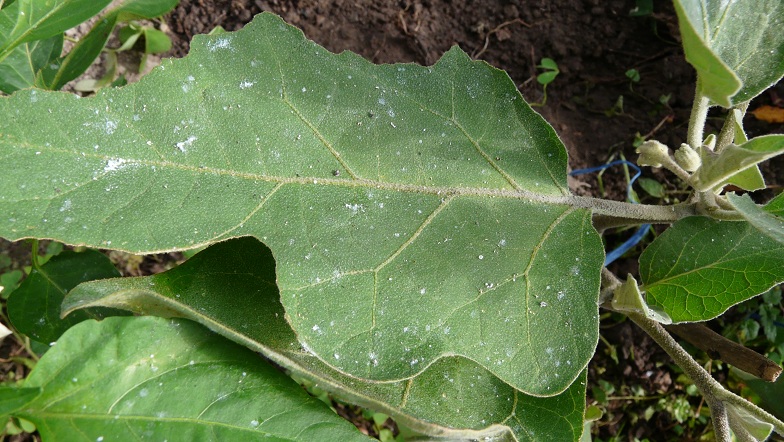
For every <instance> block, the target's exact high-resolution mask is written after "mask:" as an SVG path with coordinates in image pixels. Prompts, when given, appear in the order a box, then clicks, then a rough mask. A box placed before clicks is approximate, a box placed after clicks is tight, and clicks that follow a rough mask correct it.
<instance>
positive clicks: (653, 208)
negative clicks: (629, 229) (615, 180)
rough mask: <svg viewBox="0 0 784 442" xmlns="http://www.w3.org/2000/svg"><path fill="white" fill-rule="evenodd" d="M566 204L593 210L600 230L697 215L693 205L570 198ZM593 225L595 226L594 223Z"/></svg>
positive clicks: (658, 222) (581, 197) (580, 197)
mask: <svg viewBox="0 0 784 442" xmlns="http://www.w3.org/2000/svg"><path fill="white" fill-rule="evenodd" d="M568 204H570V205H571V206H573V207H576V208H581V209H591V210H593V213H594V215H595V219H594V220H595V221H596V220H597V219H599V220H602V223H601V226H602V228H610V227H616V226H629V225H637V224H670V223H673V222H675V221H678V220H679V219H681V218H685V217H687V216H694V215H698V212H697V206H696V204H693V203H682V204H673V205H670V206H657V205H647V204H632V203H626V202H620V201H612V200H605V199H600V198H591V197H584V196H572V197H570V198H569V202H568ZM594 225H595V226H596V225H597V224H596V222H594ZM597 229H599V227H597Z"/></svg>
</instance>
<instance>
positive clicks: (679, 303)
mask: <svg viewBox="0 0 784 442" xmlns="http://www.w3.org/2000/svg"><path fill="white" fill-rule="evenodd" d="M783 252H784V245H782V244H781V243H779V242H777V241H775V240H774V239H772V238H771V237H769V236H767V235H764V234H762V233H761V232H760V231H759V230H758V229H757V228H755V227H754V226H752V225H751V224H750V223H748V222H743V221H738V222H730V221H716V220H712V219H709V218H705V217H689V218H684V219H682V220H680V221H678V222H676V223H675V224H673V226H672V227H671V228H669V229H667V230H666V231H665V232H664V233H663V234H661V235H660V236H659V237H657V238H656V239H655V240H654V241H653V243H651V245H650V246H648V248H647V249H645V251H644V252H643V253H642V255H641V256H640V276H641V278H642V281H643V284H644V287H643V288H644V290H645V291H646V293H647V300H648V303H649V304H650V305H652V306H657V307H659V308H661V309H663V310H664V311H665V312H666V313H667V314H668V315H669V316H670V318H672V321H673V322H676V323H677V322H687V321H707V320H709V319H712V318H715V317H716V316H718V315H720V314H722V313H723V312H724V311H725V310H727V309H728V308H730V307H731V306H733V305H735V304H737V303H739V302H743V301H745V300H747V299H749V298H752V297H754V296H756V295H758V294H760V293H763V292H765V291H766V290H768V289H770V287H772V286H773V285H775V284H778V283H780V282H782V281H784V253H783Z"/></svg>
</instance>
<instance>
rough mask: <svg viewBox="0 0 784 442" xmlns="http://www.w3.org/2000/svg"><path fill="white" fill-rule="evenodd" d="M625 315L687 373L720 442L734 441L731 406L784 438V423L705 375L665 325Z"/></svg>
mask: <svg viewBox="0 0 784 442" xmlns="http://www.w3.org/2000/svg"><path fill="white" fill-rule="evenodd" d="M624 313H625V314H626V315H627V316H628V317H629V319H631V320H632V321H634V323H635V324H637V325H638V326H639V327H640V328H641V329H643V330H644V331H645V332H646V333H647V334H648V335H649V336H650V337H651V338H652V339H653V340H654V341H656V343H657V344H659V346H661V347H662V349H664V351H666V352H667V354H668V355H670V357H671V358H672V359H673V360H674V361H675V363H676V364H678V366H679V367H681V369H683V372H684V373H685V374H686V375H687V376H688V377H689V378H691V380H692V381H693V382H694V385H695V386H696V387H697V389H698V390H699V391H700V393H702V395H703V396H704V397H705V400H706V402H707V403H708V406H709V407H710V409H711V415H712V417H713V428H714V431H715V433H716V440H717V441H730V440H731V439H730V437H729V425H730V420H729V417H728V413H727V408H726V406H727V404H731V405H733V406H736V407H739V408H743V409H744V410H746V411H747V412H749V413H750V414H751V415H753V416H754V417H756V418H757V419H759V420H762V421H765V422H768V423H770V424H772V425H773V428H774V430H775V431H776V432H777V433H779V434H784V422H781V421H780V420H778V419H776V418H775V417H774V416H773V415H771V414H770V413H768V412H766V411H765V410H763V409H761V408H759V407H757V406H756V405H754V404H752V403H751V402H749V401H747V400H745V399H743V398H741V397H739V396H737V395H736V394H734V393H732V392H730V391H728V390H726V389H725V388H724V387H723V386H722V385H721V384H720V383H719V382H717V381H716V380H715V379H713V378H712V377H711V375H710V373H708V372H707V371H705V369H704V368H702V366H700V364H698V363H697V361H695V360H694V358H692V357H691V355H690V354H689V353H688V352H686V350H684V349H683V347H681V346H680V345H679V344H678V342H677V341H675V339H674V338H673V337H672V336H670V334H669V333H667V331H666V330H665V329H664V327H662V325H661V324H659V323H658V322H656V321H654V320H652V319H649V318H647V317H645V316H644V315H642V314H640V313H634V312H624ZM739 431H740V430H739Z"/></svg>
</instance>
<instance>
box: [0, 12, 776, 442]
mask: <svg viewBox="0 0 784 442" xmlns="http://www.w3.org/2000/svg"><path fill="white" fill-rule="evenodd" d="M703 3H704V2H696V1H685V0H683V1H679V2H676V10H677V11H678V14H679V18H680V26H681V33H682V35H683V39H684V47H685V51H686V56H687V58H688V60H690V61H691V63H692V64H693V65H694V66H695V67H696V68H697V72H698V87H697V91H696V99H695V106H694V109H693V113H692V118H691V120H690V124H689V133H688V140H687V143H684V145H683V146H681V147H680V148H679V149H677V150H676V152H675V153H674V154H673V153H671V152H670V150H669V149H668V147H667V146H664V145H663V144H661V143H657V142H655V141H646V142H644V143H643V144H641V145H640V147H639V151H640V157H639V159H638V163H639V164H647V165H650V166H654V167H666V168H668V169H669V170H671V171H672V172H673V173H675V174H676V175H678V176H679V177H680V178H682V179H683V180H684V181H685V182H687V183H688V184H689V185H690V186H691V188H692V189H693V194H692V196H691V197H690V199H688V200H687V201H686V202H684V203H680V204H676V205H670V206H650V205H642V204H631V203H622V202H615V201H608V200H602V199H594V198H586V197H578V196H574V195H572V194H571V193H570V192H569V190H568V187H567V184H566V176H567V175H566V160H567V159H566V152H565V149H564V147H563V145H562V144H561V142H560V140H559V139H558V137H557V136H556V134H555V132H554V130H553V129H552V128H551V127H550V126H549V125H548V124H547V123H546V122H545V121H544V120H543V119H542V118H541V117H540V116H539V115H538V114H536V113H535V112H533V110H532V109H531V108H530V106H529V105H527V104H526V103H524V102H523V100H522V98H521V96H520V95H519V93H518V91H517V90H516V88H515V86H514V84H512V82H511V81H510V80H509V78H508V76H506V74H504V73H503V72H501V71H498V70H496V69H493V68H491V67H490V66H488V65H487V64H485V63H483V62H475V61H472V60H470V58H469V57H468V56H467V55H466V54H464V53H463V52H462V51H460V50H459V49H457V48H455V49H452V50H450V51H449V52H447V53H446V54H445V55H444V57H443V58H442V59H441V60H440V61H439V62H438V63H437V64H435V65H434V66H432V67H421V66H416V65H411V64H401V65H382V66H374V65H372V64H370V63H369V62H367V61H366V60H364V59H362V58H360V57H358V56H356V55H354V54H351V53H347V52H346V53H342V54H339V55H334V54H330V53H328V52H327V51H326V50H324V49H323V48H320V47H319V46H317V45H315V44H314V43H312V42H309V41H307V40H306V39H305V38H304V36H303V35H302V33H301V32H300V31H298V30H296V29H294V28H291V27H289V26H287V25H285V24H284V23H283V22H282V21H281V20H280V19H279V18H277V17H275V16H272V15H269V14H262V15H260V16H258V17H256V19H255V20H254V21H253V22H252V23H251V24H249V25H247V26H246V27H245V28H243V29H242V30H241V31H238V32H234V33H222V34H217V35H212V36H198V37H196V38H195V39H194V41H193V43H192V46H191V53H190V55H189V56H187V57H185V58H183V59H180V60H174V61H167V62H165V63H164V64H163V65H162V66H161V67H160V68H158V69H157V70H154V71H153V72H152V73H151V74H150V75H148V76H147V77H145V78H144V79H143V80H142V81H140V82H139V83H136V84H132V85H128V86H126V87H123V88H118V89H105V90H102V91H100V92H99V93H98V94H97V95H96V96H95V97H92V98H83V99H79V100H76V99H74V98H73V97H72V96H70V95H68V94H62V93H47V92H42V91H38V90H35V89H31V90H23V91H19V92H16V93H15V94H14V95H12V96H11V97H8V98H3V99H0V114H2V115H7V116H8V118H7V119H5V120H4V121H2V122H0V158H2V160H3V162H2V163H0V213H2V216H0V236H3V237H5V238H8V239H11V240H17V239H21V238H28V237H33V238H55V239H57V240H60V241H63V242H65V243H68V244H77V245H85V246H89V247H97V248H108V249H115V250H122V251H127V252H132V253H152V252H157V251H162V250H186V249H192V248H197V247H203V246H206V249H204V250H203V251H202V252H200V253H198V254H196V255H194V256H193V257H191V258H190V259H188V260H187V261H186V262H185V263H184V264H182V265H180V266H178V267H176V268H174V269H171V270H169V271H167V272H164V273H161V274H157V275H153V276H148V277H139V278H108V279H97V280H93V281H88V282H83V283H81V284H79V285H75V287H73V288H72V289H70V287H72V286H73V285H74V284H73V283H74V276H79V273H77V272H67V271H53V270H51V269H49V268H48V266H46V265H45V266H42V269H43V271H44V272H47V273H46V274H47V275H49V276H48V277H47V278H42V279H43V281H41V284H42V286H43V287H44V288H42V289H38V290H27V291H24V290H25V287H24V284H25V283H23V285H22V286H20V288H19V289H17V290H16V291H15V292H14V293H12V294H11V297H10V298H9V305H10V304H11V303H18V305H19V308H18V314H17V315H11V320H12V322H13V323H14V325H15V326H16V327H17V328H20V329H21V328H23V327H29V330H30V332H29V333H30V334H33V333H35V334H37V336H38V339H40V340H43V342H47V340H49V339H52V341H55V342H56V345H55V346H54V347H53V348H51V349H50V350H49V351H48V352H47V353H46V354H45V355H44V357H43V358H42V359H41V360H40V361H39V363H38V364H37V366H36V368H35V370H34V371H33V372H32V374H31V375H30V377H29V378H28V379H26V380H25V382H24V384H23V386H22V387H17V388H11V387H8V388H2V389H0V405H1V407H0V414H2V415H11V416H15V417H17V418H23V419H27V420H29V421H31V422H33V423H35V424H36V426H37V428H39V431H40V432H41V435H42V436H43V437H44V438H50V437H51V438H58V437H65V436H60V435H61V434H69V435H70V434H73V431H74V429H78V432H79V434H80V435H82V436H83V438H84V439H85V440H103V439H104V438H107V439H108V438H109V436H111V437H112V438H117V439H122V438H126V439H132V438H141V436H144V437H149V438H155V439H168V440H199V439H206V438H212V439H214V440H255V439H261V438H263V437H266V436H276V437H278V438H282V439H286V438H288V439H293V440H341V441H342V440H362V439H365V437H364V436H363V435H361V434H360V433H358V432H357V431H355V430H354V429H353V428H352V427H351V426H350V425H349V424H348V423H346V422H345V421H341V420H340V419H339V418H337V417H336V416H335V415H334V414H333V413H332V412H331V411H330V410H329V409H328V408H327V407H326V406H325V405H324V404H323V403H322V402H321V401H319V400H318V399H316V398H312V397H310V396H308V395H306V394H305V393H304V392H303V391H302V389H301V387H300V386H299V385H298V384H296V383H295V382H293V381H291V379H289V378H287V377H285V376H284V375H282V374H281V372H280V371H278V370H277V369H275V368H274V367H273V366H272V365H271V364H270V363H269V362H268V361H266V360H262V359H260V358H259V357H258V355H257V354H256V353H261V354H262V355H263V356H264V357H265V358H267V359H269V360H271V361H272V362H274V363H275V364H277V365H279V366H282V367H284V368H286V369H287V370H288V371H289V372H291V373H292V374H293V375H294V376H296V377H297V378H301V379H306V380H309V381H310V382H311V383H312V384H313V386H315V387H317V388H319V389H321V390H323V391H327V392H329V393H330V394H333V395H335V396H337V397H340V398H341V399H342V400H345V401H347V402H350V403H354V404H358V405H362V406H364V407H367V408H369V409H372V410H375V411H376V412H378V413H384V414H387V415H389V416H392V417H393V418H394V419H395V420H396V422H397V423H398V424H399V425H401V426H403V427H405V428H407V429H408V431H409V432H411V433H413V434H420V435H422V437H423V438H435V439H437V438H447V439H452V440H454V439H479V438H488V439H494V440H559V441H560V440H579V439H581V437H583V436H586V437H589V435H587V434H586V435H584V434H583V430H584V428H585V425H584V421H585V420H586V418H585V412H586V411H585V393H586V385H585V384H586V371H587V370H586V365H587V364H588V361H589V360H590V358H591V356H592V355H593V353H594V351H595V350H596V345H597V342H598V325H599V308H600V306H601V307H604V308H606V309H609V310H614V311H617V312H622V313H624V314H626V315H627V316H628V317H629V318H630V319H631V320H633V321H634V322H635V323H637V324H638V325H639V326H640V327H641V328H642V329H643V330H645V332H647V333H648V334H649V335H650V336H651V337H652V338H653V339H654V340H655V341H656V342H658V343H659V344H660V345H661V346H662V347H663V348H664V349H665V350H666V351H667V352H668V353H669V354H670V355H671V356H672V358H673V359H674V360H675V362H676V363H677V364H678V365H679V366H680V367H681V368H682V369H683V372H684V374H685V375H686V376H688V377H689V378H690V379H691V380H692V382H693V383H694V385H695V388H696V390H697V391H699V393H700V394H702V395H703V396H704V398H705V401H706V404H707V405H708V407H709V408H710V410H711V413H712V418H713V425H714V428H715V434H716V439H717V440H719V441H728V440H730V437H731V436H730V431H732V432H734V433H735V435H736V436H737V437H738V438H739V439H743V440H753V439H764V438H765V437H767V435H769V434H770V432H771V431H773V430H775V431H776V432H779V433H782V434H784V423H782V422H781V421H780V420H778V419H777V418H776V417H774V416H773V415H771V414H769V413H767V412H766V411H764V410H762V409H761V408H759V407H757V406H755V405H753V404H751V403H750V402H748V401H746V400H744V399H742V398H740V397H739V396H737V395H735V394H733V393H731V392H730V391H728V390H726V389H725V388H724V387H722V386H721V385H720V384H719V383H718V382H716V381H715V380H713V379H712V378H711V377H710V375H709V374H708V373H707V372H706V371H705V370H704V369H703V367H702V366H700V365H699V364H697V363H696V362H695V361H694V359H693V358H692V357H691V356H690V355H689V354H688V353H687V352H686V351H685V350H684V349H683V348H682V347H681V346H680V345H679V344H678V343H677V342H676V341H675V340H674V339H673V338H672V337H671V336H670V335H669V334H668V333H667V332H666V331H665V329H664V328H663V327H662V325H661V323H668V322H673V323H689V322H700V321H705V320H708V319H711V318H714V317H717V316H719V315H721V314H722V313H723V312H724V311H725V310H727V309H728V308H729V307H730V306H732V305H735V304H737V303H740V302H742V301H744V300H747V299H750V298H753V297H755V296H757V295H759V294H761V293H764V292H766V291H767V290H768V289H770V288H771V287H772V286H774V285H776V284H778V283H780V282H781V281H782V280H784V255H783V254H782V253H781V252H782V249H783V248H784V246H783V245H782V243H784V226H782V222H784V221H783V220H782V217H784V196H782V195H779V196H777V197H775V198H774V199H773V200H772V201H770V202H768V203H767V204H766V205H764V206H758V205H756V204H755V203H754V202H752V200H751V199H750V198H749V197H748V196H739V195H736V194H733V193H723V192H722V189H723V188H724V186H725V184H727V183H731V184H733V185H734V186H737V187H741V188H743V189H746V190H754V189H757V188H760V187H761V186H763V185H764V181H763V180H762V176H761V174H760V172H759V169H758V168H757V164H758V163H760V162H762V161H764V160H766V159H768V158H770V157H772V156H775V155H778V154H780V153H782V152H784V136H781V135H768V136H761V137H757V138H753V139H751V140H747V139H746V135H745V133H744V131H743V127H742V116H743V113H744V110H745V108H746V105H747V103H748V101H749V100H751V99H752V98H754V97H755V96H756V95H758V94H759V93H761V92H762V91H763V90H765V89H766V88H767V87H768V86H769V85H770V84H772V83H774V82H775V81H777V80H778V79H780V78H781V77H782V72H783V71H784V64H783V63H782V62H781V60H782V54H784V34H782V33H781V32H779V29H778V27H777V26H775V23H776V22H777V21H779V22H780V21H781V20H784V5H783V4H781V3H780V2H778V1H774V0H770V1H767V2H755V3H754V4H752V5H750V4H749V3H744V2H734V3H731V4H723V3H720V2H718V1H716V2H708V3H709V4H710V7H709V8H707V9H701V8H700V6H701V5H702V4H703ZM760 4H763V5H764V8H763V7H762V6H759V5H760ZM722 8H725V9H722ZM765 8H767V10H765ZM763 10H765V13H764V14H762V13H761V11H763ZM717 11H718V12H721V14H718V15H717V14H716V12H717ZM703 13H706V14H708V15H707V16H703V15H702V14H703ZM725 17H727V19H726V20H725V19H724V18H725ZM702 26H705V29H703V28H702ZM739 29H744V30H746V32H750V33H753V34H754V35H755V36H757V37H758V38H756V39H752V38H744V39H742V42H740V44H742V45H743V47H741V48H740V49H741V50H738V51H736V50H735V45H734V43H735V42H736V40H738V39H737V33H738V32H739V31H738V30H739ZM705 36H710V38H707V37H705ZM727 41H732V42H733V44H732V45H729V44H725V43H726V42H727ZM728 48H731V50H730V49H728ZM771 51H772V53H771ZM739 54H743V56H742V58H738V56H739ZM714 105H719V106H724V107H727V108H729V109H731V111H730V112H729V114H728V115H729V116H728V119H727V122H726V124H725V126H724V128H723V129H722V131H721V132H720V133H719V134H718V136H714V135H709V136H705V134H704V123H705V118H706V115H707V112H708V108H709V107H710V106H714ZM50 110H51V111H52V112H50ZM644 223H658V224H672V225H671V226H670V227H669V228H668V229H666V230H665V231H664V232H663V233H662V234H661V235H659V236H658V237H657V238H656V239H655V240H654V241H653V242H652V243H651V244H650V245H649V246H648V247H647V248H646V250H645V251H644V252H643V254H642V255H641V257H640V278H641V284H638V283H637V282H636V281H635V279H634V278H633V277H631V276H628V277H625V278H624V279H625V281H622V280H621V279H620V278H618V277H617V276H615V275H613V274H611V273H610V272H609V271H608V270H607V269H606V268H604V259H605V254H604V250H603V245H602V241H601V237H600V233H601V232H603V231H604V230H606V229H608V228H611V227H616V226H626V225H637V224H644ZM60 256H63V258H60V259H57V260H56V261H55V258H53V259H52V260H51V261H50V262H49V263H47V264H51V265H55V264H57V265H59V266H60V267H59V268H57V269H56V270H62V269H78V268H80V265H79V263H80V261H82V260H88V259H89V260H96V261H100V259H101V258H100V257H98V256H97V255H96V254H94V253H89V252H83V253H69V254H68V255H64V254H61V255H58V257H60ZM89 267H90V268H100V267H102V265H99V264H98V263H95V262H93V263H92V264H90V266H89ZM107 269H108V267H107ZM622 276H623V275H622ZM100 277H102V276H89V275H86V276H84V277H82V278H81V279H94V278H100ZM76 279H79V278H76ZM28 280H29V279H28ZM47 287H48V288H47ZM643 294H644V295H643ZM15 297H19V300H14V298H15ZM60 305H61V310H59V309H57V308H51V307H50V306H60ZM9 308H10V307H9ZM120 310H121V311H130V312H132V313H134V314H136V315H144V316H126V317H117V316H115V315H116V314H118V313H119V311H120ZM58 312H62V314H64V315H65V319H63V320H61V319H59V318H58V316H57V313H58ZM75 315H81V316H75ZM156 316H157V317H156ZM91 318H105V319H103V320H102V321H100V322H97V321H93V320H91ZM73 322H78V323H77V324H75V325H73V324H72V323H73ZM196 323H199V324H201V325H203V326H205V327H206V328H205V327H202V326H200V325H198V324H196ZM682 325H683V324H681V325H680V326H682ZM687 325H688V324H687ZM207 329H210V330H212V331H213V332H214V333H212V332H209V331H207ZM696 329H699V327H696ZM229 341H233V343H231V342H229ZM722 342H724V341H722ZM724 344H727V343H726V342H724ZM728 345H729V344H728ZM730 348H731V349H737V347H732V346H731V345H730ZM709 350H710V349H709ZM732 351H733V350H728V351H727V352H724V350H722V352H721V353H720V354H721V356H722V357H725V355H727V356H732ZM741 359H743V358H741ZM749 360H750V361H752V362H751V364H750V365H746V366H743V365H742V364H743V361H742V360H741V361H739V362H738V363H736V365H738V366H739V367H740V366H742V367H743V368H744V369H745V370H749V371H755V370H756V369H755V367H759V366H762V367H765V370H763V371H764V372H763V373H758V374H759V375H760V376H766V377H768V378H771V377H775V376H777V373H778V372H777V371H776V370H775V369H774V367H772V366H771V365H770V364H767V365H766V362H764V361H763V362H760V359H749ZM746 362H748V361H746ZM768 362H769V361H768ZM760 364H762V365H760ZM775 368H777V369H778V371H780V369H781V368H780V367H778V366H776V367H775ZM681 405H682V404H681ZM672 409H673V410H675V409H678V410H681V411H682V410H683V407H682V406H679V405H678V404H675V405H673V406H672ZM595 412H596V410H595V409H592V410H591V419H594V418H595V417H596V416H595V414H596V413H595Z"/></svg>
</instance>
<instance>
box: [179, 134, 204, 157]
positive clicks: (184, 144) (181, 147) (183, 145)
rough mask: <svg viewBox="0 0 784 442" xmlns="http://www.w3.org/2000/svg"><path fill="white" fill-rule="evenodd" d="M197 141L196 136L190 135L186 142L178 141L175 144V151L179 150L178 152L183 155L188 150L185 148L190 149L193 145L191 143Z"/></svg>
mask: <svg viewBox="0 0 784 442" xmlns="http://www.w3.org/2000/svg"><path fill="white" fill-rule="evenodd" d="M198 139H199V138H198V137H196V136H194V135H191V136H189V137H188V139H187V140H185V141H180V142H179V143H177V144H176V146H177V149H179V150H180V152H183V153H185V152H187V151H188V149H187V148H188V147H190V146H191V145H192V144H193V142H194V141H196V140H198Z"/></svg>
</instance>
